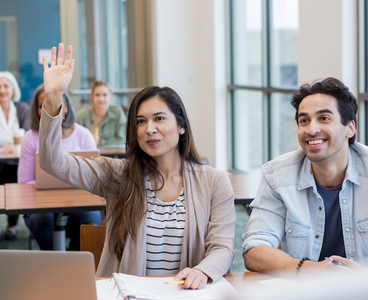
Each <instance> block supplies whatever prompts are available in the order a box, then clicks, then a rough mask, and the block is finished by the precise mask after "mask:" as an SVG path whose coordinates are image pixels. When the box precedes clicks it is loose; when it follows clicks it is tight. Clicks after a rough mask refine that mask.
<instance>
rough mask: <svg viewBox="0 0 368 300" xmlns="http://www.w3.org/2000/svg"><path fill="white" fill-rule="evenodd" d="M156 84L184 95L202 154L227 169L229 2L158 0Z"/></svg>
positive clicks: (155, 18) (155, 7) (155, 11)
mask: <svg viewBox="0 0 368 300" xmlns="http://www.w3.org/2000/svg"><path fill="white" fill-rule="evenodd" d="M152 7H153V17H152V19H153V24H152V26H153V40H154V41H155V42H154V49H153V53H154V58H153V60H154V62H155V63H154V65H155V71H154V73H155V75H154V78H155V81H156V82H155V84H157V85H159V86H169V87H171V88H173V89H174V90H176V91H177V92H178V94H179V95H180V96H181V98H182V100H183V102H184V104H185V107H186V110H187V113H188V116H189V119H190V122H191V126H192V130H193V134H194V138H195V143H196V147H197V150H198V152H199V154H200V155H201V156H206V157H208V158H209V161H210V165H212V166H215V167H217V168H219V169H223V170H227V159H228V157H227V145H228V136H229V135H228V134H227V121H226V113H227V109H226V108H227V99H226V97H227V88H226V84H227V81H226V47H227V45H226V34H225V33H226V28H227V26H226V19H225V17H226V9H225V0H200V1H198V0H175V1H172V0H155V1H152Z"/></svg>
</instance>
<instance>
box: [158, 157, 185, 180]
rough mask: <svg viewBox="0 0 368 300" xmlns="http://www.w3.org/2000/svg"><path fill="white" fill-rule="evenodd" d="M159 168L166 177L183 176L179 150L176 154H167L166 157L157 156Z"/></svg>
mask: <svg viewBox="0 0 368 300" xmlns="http://www.w3.org/2000/svg"><path fill="white" fill-rule="evenodd" d="M156 161H157V169H158V171H159V172H160V173H161V174H162V176H163V177H164V179H168V178H170V177H172V176H177V175H179V176H182V161H181V158H180V154H179V152H177V153H175V154H174V155H165V157H160V158H156Z"/></svg>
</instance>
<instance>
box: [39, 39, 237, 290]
mask: <svg viewBox="0 0 368 300" xmlns="http://www.w3.org/2000/svg"><path fill="white" fill-rule="evenodd" d="M63 55H64V46H63V45H62V44H60V45H59V53H58V57H56V48H55V47H54V48H53V49H52V54H51V67H49V66H48V64H47V62H46V58H44V69H45V71H44V82H45V92H46V100H45V103H44V106H43V111H42V118H41V125H40V148H39V152H40V164H41V167H42V168H44V169H45V170H46V171H47V172H49V173H51V174H52V175H54V176H57V177H59V178H60V179H62V180H64V181H65V182H68V183H69V184H72V185H74V186H76V187H78V188H81V189H85V190H88V191H90V192H92V193H94V194H97V195H99V196H101V197H104V198H105V199H106V209H107V216H108V218H107V232H106V240H105V244H104V248H103V252H102V255H101V259H100V263H99V266H98V269H97V276H111V274H112V273H113V272H122V273H126V274H133V275H141V276H144V275H175V278H174V280H185V283H184V285H183V286H184V288H191V289H199V288H202V287H203V286H204V285H205V284H206V283H207V282H211V281H216V280H218V279H220V278H221V277H222V276H223V275H224V274H225V273H226V272H227V271H228V270H229V268H230V266H231V263H232V261H233V258H234V251H233V248H234V232H235V211H234V193H233V190H232V187H231V184H230V180H229V178H228V177H227V175H226V174H225V173H224V172H222V171H219V170H216V169H213V168H211V167H209V166H206V165H202V164H201V163H200V161H199V159H198V155H197V152H196V150H195V147H194V142H193V136H192V133H191V128H190V125H189V121H188V118H187V115H186V111H185V108H184V105H183V102H182V101H181V99H180V97H179V95H178V94H177V93H176V92H175V91H174V90H172V89H170V88H167V87H165V88H160V87H148V88H145V89H143V90H142V91H141V92H140V93H138V94H137V96H136V97H135V98H134V100H133V102H132V104H131V107H130V109H129V115H128V122H127V132H126V137H127V144H126V147H127V151H126V152H127V153H126V154H127V158H126V159H112V158H106V157H97V158H88V159H83V158H78V157H74V156H71V155H69V154H68V153H66V152H64V150H63V147H62V143H61V133H60V130H59V128H60V123H61V111H62V101H61V95H62V94H63V92H64V91H65V89H66V88H67V86H68V84H69V83H70V80H71V78H72V74H73V70H74V60H72V48H71V46H69V47H68V50H67V54H66V59H65V62H64V63H63ZM61 170H62V171H61Z"/></svg>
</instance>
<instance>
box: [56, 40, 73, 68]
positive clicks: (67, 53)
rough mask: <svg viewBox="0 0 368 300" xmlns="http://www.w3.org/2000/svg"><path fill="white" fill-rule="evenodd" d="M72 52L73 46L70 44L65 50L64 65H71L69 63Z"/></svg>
mask: <svg viewBox="0 0 368 300" xmlns="http://www.w3.org/2000/svg"><path fill="white" fill-rule="evenodd" d="M59 53H60V52H59ZM72 54H73V47H72V46H71V45H70V46H69V47H68V49H67V51H66V58H65V62H64V65H66V66H69V67H70V68H71V67H72V65H71V62H72Z"/></svg>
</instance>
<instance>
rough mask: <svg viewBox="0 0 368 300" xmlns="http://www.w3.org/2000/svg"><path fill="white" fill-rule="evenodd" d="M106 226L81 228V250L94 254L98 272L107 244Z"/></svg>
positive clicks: (85, 226)
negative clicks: (105, 244)
mask: <svg viewBox="0 0 368 300" xmlns="http://www.w3.org/2000/svg"><path fill="white" fill-rule="evenodd" d="M105 235H106V225H101V226H98V225H86V224H82V225H81V227H80V249H81V251H89V252H92V254H93V256H94V257H95V269H96V270H97V267H98V263H99V262H100V257H101V253H102V249H103V246H104V242H105Z"/></svg>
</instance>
